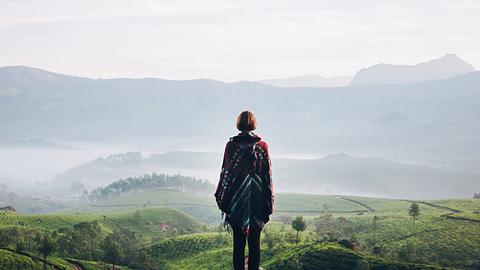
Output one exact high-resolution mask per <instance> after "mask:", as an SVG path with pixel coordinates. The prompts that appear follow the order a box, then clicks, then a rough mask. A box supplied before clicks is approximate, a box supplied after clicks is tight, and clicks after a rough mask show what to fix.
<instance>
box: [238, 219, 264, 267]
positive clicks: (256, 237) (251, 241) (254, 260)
mask: <svg viewBox="0 0 480 270" xmlns="http://www.w3.org/2000/svg"><path fill="white" fill-rule="evenodd" d="M232 230H233V268H234V269H235V270H244V269H245V258H244V257H245V244H246V242H247V240H248V270H258V267H259V266H260V233H261V232H262V231H261V230H258V229H257V230H251V231H250V233H249V235H248V237H246V236H245V234H243V232H242V229H241V228H239V227H237V226H232ZM247 238H248V239H247Z"/></svg>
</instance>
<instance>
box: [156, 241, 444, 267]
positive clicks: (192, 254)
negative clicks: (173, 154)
mask: <svg viewBox="0 0 480 270" xmlns="http://www.w3.org/2000/svg"><path fill="white" fill-rule="evenodd" d="M229 240H230V237H229V236H228V235H226V234H218V233H217V234H197V235H187V236H181V237H177V238H175V239H169V240H165V241H162V242H160V243H159V244H156V245H154V246H152V247H151V251H150V252H151V253H152V254H153V255H154V256H155V258H156V259H157V260H158V261H168V263H167V264H166V266H167V269H199V270H200V269H210V270H215V269H219V270H220V269H229V268H231V264H232V259H231V249H232V247H231V244H230V241H229ZM262 249H263V253H262V266H263V267H264V268H265V269H269V270H283V269H285V270H291V269H312V270H313V269H332V270H333V269H335V270H337V269H338V270H341V269H345V270H347V269H348V270H349V269H398V270H409V269H411V270H413V269H441V268H440V267H436V266H429V265H422V264H412V263H400V262H397V261H393V260H388V259H381V258H378V257H374V256H370V255H367V254H364V253H362V252H357V251H353V250H351V249H347V248H345V247H343V246H341V245H339V244H336V243H320V242H309V243H302V244H286V245H282V246H277V247H275V248H273V249H268V248H267V247H266V246H262Z"/></svg>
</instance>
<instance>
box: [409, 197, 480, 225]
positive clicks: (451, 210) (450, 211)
mask: <svg viewBox="0 0 480 270" xmlns="http://www.w3.org/2000/svg"><path fill="white" fill-rule="evenodd" d="M404 201H406V202H416V203H420V204H423V205H427V206H430V207H433V208H437V209H441V210H445V211H448V213H445V214H441V215H440V217H443V218H446V219H450V220H453V221H467V222H474V223H480V220H478V219H472V218H467V217H458V216H454V215H455V214H459V213H465V212H464V211H462V210H458V209H454V208H451V207H447V206H443V205H438V204H434V203H430V202H425V201H411V200H404Z"/></svg>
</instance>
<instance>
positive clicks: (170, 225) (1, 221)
mask: <svg viewBox="0 0 480 270" xmlns="http://www.w3.org/2000/svg"><path fill="white" fill-rule="evenodd" d="M95 220H98V221H99V222H100V223H101V224H102V226H103V228H104V229H105V230H106V231H107V232H111V231H113V230H114V229H115V228H120V227H121V228H127V229H130V230H132V231H135V232H137V233H140V235H141V237H142V238H143V239H144V240H150V239H151V238H152V237H153V236H155V235H161V234H166V233H168V232H169V231H172V230H174V231H176V232H178V233H191V232H198V231H200V230H201V223H199V222H198V221H196V220H195V219H194V218H193V217H191V216H189V215H188V214H186V213H183V212H181V211H178V210H175V209H169V208H145V209H138V210H135V211H125V212H114V213H106V214H104V215H102V214H98V213H96V214H46V215H21V214H17V213H14V212H1V213H0V226H16V225H20V226H27V227H41V228H46V229H51V230H56V229H59V228H62V227H68V226H73V225H75V224H77V223H79V222H82V221H87V222H91V221H95Z"/></svg>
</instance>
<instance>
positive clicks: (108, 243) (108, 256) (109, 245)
mask: <svg viewBox="0 0 480 270" xmlns="http://www.w3.org/2000/svg"><path fill="white" fill-rule="evenodd" d="M102 246H103V259H104V260H105V262H107V263H110V264H112V269H113V270H115V265H116V263H117V262H118V261H119V259H120V246H119V245H118V243H117V242H115V240H114V239H113V237H112V236H111V235H109V236H107V237H106V238H105V239H104V241H103V245H102Z"/></svg>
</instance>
